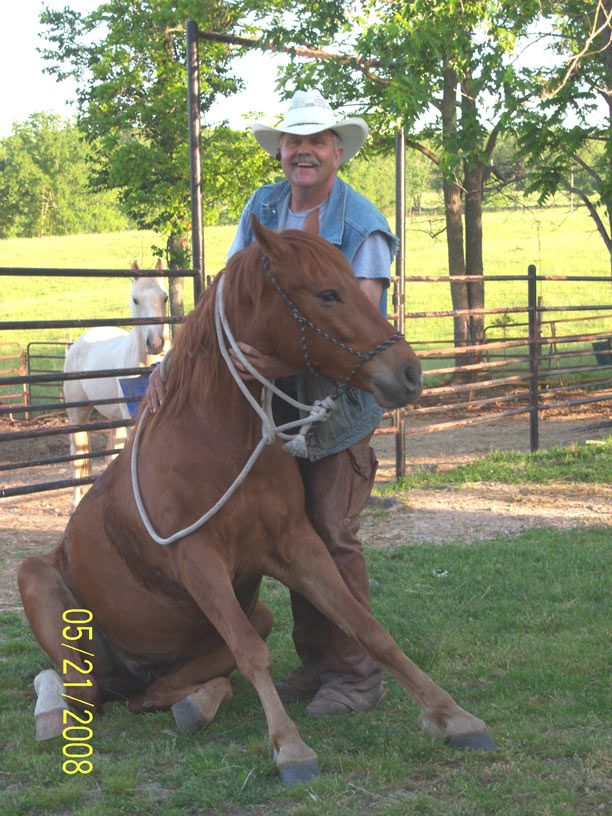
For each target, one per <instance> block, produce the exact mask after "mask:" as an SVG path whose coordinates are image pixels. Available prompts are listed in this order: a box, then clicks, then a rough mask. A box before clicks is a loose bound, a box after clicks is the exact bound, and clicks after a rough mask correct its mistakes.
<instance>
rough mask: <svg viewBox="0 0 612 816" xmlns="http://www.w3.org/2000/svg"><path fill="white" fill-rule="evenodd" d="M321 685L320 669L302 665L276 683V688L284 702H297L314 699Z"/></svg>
mask: <svg viewBox="0 0 612 816" xmlns="http://www.w3.org/2000/svg"><path fill="white" fill-rule="evenodd" d="M320 685H321V680H320V678H319V673H318V671H316V670H313V669H309V668H308V667H307V666H304V665H302V666H298V667H297V669H294V670H293V671H292V672H290V673H289V674H288V675H287V676H286V677H285V678H283V680H279V681H278V683H275V688H276V691H277V692H278V696H279V697H280V698H281V700H282V701H283V703H295V702H298V701H300V700H310V699H312V698H313V697H314V695H315V694H316V693H317V691H318V690H319V687H320Z"/></svg>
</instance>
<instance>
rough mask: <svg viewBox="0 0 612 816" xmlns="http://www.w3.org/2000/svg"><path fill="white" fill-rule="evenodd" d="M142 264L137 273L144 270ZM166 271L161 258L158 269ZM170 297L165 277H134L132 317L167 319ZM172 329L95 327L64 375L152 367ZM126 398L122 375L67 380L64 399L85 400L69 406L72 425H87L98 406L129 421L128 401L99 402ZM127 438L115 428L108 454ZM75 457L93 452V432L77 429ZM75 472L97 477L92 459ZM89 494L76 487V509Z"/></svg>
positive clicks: (69, 357)
mask: <svg viewBox="0 0 612 816" xmlns="http://www.w3.org/2000/svg"><path fill="white" fill-rule="evenodd" d="M138 268H139V267H138V264H137V263H136V261H134V263H133V264H132V269H138ZM155 268H156V269H157V270H158V271H161V269H162V264H161V260H160V261H158V262H157V265H156V267H155ZM167 302H168V293H167V292H166V290H165V289H164V288H163V287H162V285H161V280H160V279H159V278H134V279H133V283H132V291H131V294H130V306H131V311H132V317H138V318H141V317H157V318H160V317H165V315H166V305H167ZM166 328H167V327H166V325H165V324H161V323H157V324H152V325H139V326H134V328H133V329H132V331H131V332H127V331H125V330H124V329H119V328H115V327H112V326H100V327H97V328H93V329H89V330H88V331H86V332H85V333H84V334H82V335H81V336H80V337H79V338H78V340H77V341H76V342H75V343H74V344H73V345H72V346H70V348H69V349H68V352H67V353H66V359H65V362H64V372H66V373H68V372H71V373H72V372H83V371H97V370H104V369H115V368H135V367H136V366H141V365H144V364H145V363H147V364H150V363H151V362H153V361H152V360H151V359H150V357H151V356H153V355H159V354H161V353H162V352H163V351H165V350H166V347H167V345H168V339H167V333H166ZM113 398H119V399H123V392H122V390H121V385H120V384H119V377H102V378H96V379H94V378H91V379H85V380H66V381H65V382H64V400H65V401H66V402H67V403H70V402H82V401H85V400H87V401H88V403H89V404H88V405H84V406H82V407H80V408H67V409H66V411H67V414H68V421H69V422H70V424H71V425H82V424H83V423H85V422H87V421H88V419H89V418H90V416H91V414H92V413H93V410H94V408H96V409H97V410H98V411H99V413H100V414H102V416H104V417H106V419H111V420H117V419H129V418H130V413H129V410H128V407H127V405H126V404H125V402H118V403H115V404H110V405H104V404H102V405H100V404H99V400H106V399H113ZM126 438H127V429H126V428H114V429H112V430H111V431H110V432H109V436H108V442H107V450H112V449H113V448H117V447H119V448H122V447H123V446H124V444H125V440H126ZM70 453H71V455H72V456H83V455H86V454H88V453H89V434H88V432H87V431H77V432H76V433H73V434H71V435H70ZM72 473H73V476H74V478H75V479H79V478H84V477H87V476H90V475H91V460H90V459H89V458H85V459H75V460H73V462H72ZM83 493H84V486H83V485H76V486H75V488H74V496H73V506H74V507H76V506H77V504H78V503H79V501H80V500H81V497H82V495H83Z"/></svg>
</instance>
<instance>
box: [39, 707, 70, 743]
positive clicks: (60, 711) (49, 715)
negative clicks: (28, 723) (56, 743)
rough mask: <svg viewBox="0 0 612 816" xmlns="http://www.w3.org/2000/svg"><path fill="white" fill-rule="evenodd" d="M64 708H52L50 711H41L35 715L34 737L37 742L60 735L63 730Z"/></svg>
mask: <svg viewBox="0 0 612 816" xmlns="http://www.w3.org/2000/svg"><path fill="white" fill-rule="evenodd" d="M65 710H66V709H65V708H54V709H52V710H51V711H43V712H41V713H40V714H37V715H36V717H35V719H36V739H37V741H38V742H43V740H50V739H55V738H56V737H61V735H62V731H63V730H64V711H65Z"/></svg>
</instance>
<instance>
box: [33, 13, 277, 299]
mask: <svg viewBox="0 0 612 816" xmlns="http://www.w3.org/2000/svg"><path fill="white" fill-rule="evenodd" d="M244 13H245V9H244V6H243V5H242V4H241V2H235V3H231V4H230V3H226V2H222V0H178V2H173V0H159V1H158V2H156V3H151V2H148V0H107V2H103V3H102V4H101V5H100V6H99V7H98V8H97V9H95V10H94V11H92V12H91V13H88V14H80V13H78V12H76V11H74V10H72V9H70V8H65V9H64V10H62V11H53V10H50V9H47V10H46V11H45V12H44V13H43V15H42V18H41V19H42V22H43V23H44V24H45V26H46V29H47V40H48V42H49V45H50V47H49V48H47V49H46V50H44V51H43V56H44V57H45V59H47V60H48V62H49V66H50V67H49V71H50V72H51V73H53V74H55V75H56V76H57V77H58V78H63V77H66V76H73V77H74V78H76V80H77V87H78V90H77V105H78V121H79V123H80V126H81V127H82V128H83V129H84V130H85V132H86V133H87V135H88V137H89V138H90V139H92V140H95V143H96V145H97V146H98V153H99V172H98V176H97V182H98V184H99V185H100V186H101V187H105V188H114V189H117V190H119V191H120V195H121V199H122V201H123V203H124V205H125V207H126V208H127V211H128V212H129V214H130V216H131V217H132V218H133V219H134V220H135V221H136V223H137V224H138V225H139V226H141V227H143V228H151V229H155V230H158V231H160V232H161V233H162V234H164V235H165V236H166V238H167V244H166V248H165V251H166V253H167V255H168V266H169V267H170V268H179V267H184V266H185V265H186V251H185V249H186V246H187V236H188V234H189V223H190V201H189V190H190V187H189V146H188V142H189V138H188V130H187V84H186V71H185V44H184V30H183V25H184V22H185V21H186V20H188V19H194V20H196V21H198V23H199V24H200V25H201V26H203V27H204V28H211V29H213V30H216V31H222V32H231V31H232V30H233V29H234V28H235V26H236V25H237V24H238V22H239V21H240V20H241V19H242V16H243V15H244ZM233 56H234V55H233V54H232V53H230V50H229V49H228V47H227V46H226V45H222V44H218V43H214V44H207V46H206V48H205V49H202V50H201V65H200V85H201V92H202V96H201V109H202V112H203V113H204V114H205V113H206V112H207V111H208V109H209V108H210V106H211V105H212V103H213V101H214V100H215V98H216V96H217V95H218V94H222V95H229V94H231V93H233V92H234V91H236V90H237V89H238V87H239V83H238V81H237V80H236V79H235V78H234V77H233V76H232V74H231V70H230V69H231V61H232V59H233ZM273 167H274V165H273V162H272V161H271V160H270V161H266V160H265V159H264V158H263V157H261V155H260V151H257V150H254V149H253V143H252V142H250V143H248V142H247V141H246V140H245V137H244V135H243V136H240V135H237V134H235V133H232V132H231V131H229V129H228V128H225V127H220V128H214V129H213V128H207V129H206V131H205V133H204V145H203V168H202V177H203V190H204V195H205V202H204V205H205V211H206V213H207V220H208V221H210V220H211V218H212V217H216V216H218V215H219V213H221V212H228V211H232V212H233V211H236V209H237V207H238V205H239V204H240V205H241V204H244V202H245V200H246V198H247V196H248V194H249V193H250V192H252V190H253V188H254V187H255V186H256V185H257V184H258V183H260V182H261V181H263V180H264V179H265V178H267V176H268V175H269V173H270V172H271V171H272V168H273ZM172 283H176V279H175V278H174V279H172ZM171 290H172V291H171V297H172V296H173V297H172V300H173V303H174V304H175V305H176V304H180V303H182V293H181V292H180V291H179V290H178V289H177V287H176V286H171ZM173 314H175V315H177V314H181V309H180V308H173Z"/></svg>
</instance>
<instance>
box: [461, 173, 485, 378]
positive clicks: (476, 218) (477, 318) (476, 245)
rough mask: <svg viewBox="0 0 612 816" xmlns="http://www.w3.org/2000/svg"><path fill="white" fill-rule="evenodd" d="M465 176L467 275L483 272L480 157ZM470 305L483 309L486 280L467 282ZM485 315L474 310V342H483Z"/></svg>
mask: <svg viewBox="0 0 612 816" xmlns="http://www.w3.org/2000/svg"><path fill="white" fill-rule="evenodd" d="M464 180H465V272H466V275H475V276H481V275H482V274H483V270H484V265H483V260H482V198H483V191H484V168H483V166H482V164H481V162H480V161H478V162H477V163H476V164H475V166H473V167H471V168H466V170H465V174H464ZM467 289H468V302H469V304H470V306H469V307H470V309H474V310H478V309H484V305H485V293H484V282H483V281H475V282H474V283H468V285H467ZM484 322H485V321H484V315H483V314H473V315H470V319H469V334H470V342H471V344H472V345H476V344H478V343H483V342H484ZM481 357H482V355H481V354H479V353H475V352H473V353H472V354H471V359H472V362H480V360H481Z"/></svg>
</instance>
